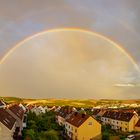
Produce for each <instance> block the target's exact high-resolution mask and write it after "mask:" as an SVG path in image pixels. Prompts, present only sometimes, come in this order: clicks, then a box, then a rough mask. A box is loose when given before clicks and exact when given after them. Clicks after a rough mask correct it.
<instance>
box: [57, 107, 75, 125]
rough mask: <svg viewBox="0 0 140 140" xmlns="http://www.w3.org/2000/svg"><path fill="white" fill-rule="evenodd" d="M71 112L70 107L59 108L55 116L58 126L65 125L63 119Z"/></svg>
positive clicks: (71, 108)
mask: <svg viewBox="0 0 140 140" xmlns="http://www.w3.org/2000/svg"><path fill="white" fill-rule="evenodd" d="M72 112H73V107H70V106H64V107H61V109H60V110H59V112H57V114H56V121H57V123H58V124H59V125H65V119H66V117H67V116H69V114H71V113H72Z"/></svg>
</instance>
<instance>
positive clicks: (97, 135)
mask: <svg viewBox="0 0 140 140" xmlns="http://www.w3.org/2000/svg"><path fill="white" fill-rule="evenodd" d="M65 130H66V135H67V136H68V139H72V140H100V139H101V124H100V123H99V122H97V121H96V120H95V119H94V118H93V117H92V116H89V115H87V114H80V113H78V112H74V113H71V115H69V117H67V119H66V122H65Z"/></svg>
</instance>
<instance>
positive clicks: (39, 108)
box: [31, 106, 46, 115]
mask: <svg viewBox="0 0 140 140" xmlns="http://www.w3.org/2000/svg"><path fill="white" fill-rule="evenodd" d="M31 112H34V113H35V114H36V115H39V114H42V113H45V112H46V110H45V109H44V108H43V107H42V106H35V107H33V108H32V109H31Z"/></svg>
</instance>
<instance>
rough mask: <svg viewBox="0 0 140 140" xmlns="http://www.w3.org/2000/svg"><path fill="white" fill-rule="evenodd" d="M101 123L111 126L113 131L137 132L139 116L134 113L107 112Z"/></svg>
mask: <svg viewBox="0 0 140 140" xmlns="http://www.w3.org/2000/svg"><path fill="white" fill-rule="evenodd" d="M101 121H102V122H103V124H109V125H110V126H111V128H112V129H115V130H120V131H124V132H131V131H134V130H135V125H136V123H137V121H138V115H137V114H136V113H133V112H123V111H106V112H105V113H104V115H103V116H102V117H101Z"/></svg>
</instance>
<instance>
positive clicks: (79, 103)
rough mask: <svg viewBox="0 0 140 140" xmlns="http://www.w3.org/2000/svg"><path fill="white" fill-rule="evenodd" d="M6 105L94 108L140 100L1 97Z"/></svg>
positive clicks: (139, 101) (133, 102) (138, 101)
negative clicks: (22, 104)
mask: <svg viewBox="0 0 140 140" xmlns="http://www.w3.org/2000/svg"><path fill="white" fill-rule="evenodd" d="M0 99H3V100H4V101H5V102H6V103H8V104H9V103H24V104H37V105H49V106H54V105H55V106H63V105H69V106H75V107H93V106H98V105H106V104H135V103H140V100H110V99H100V100H94V99H85V100H84V99H83V100H72V99H25V98H18V97H0Z"/></svg>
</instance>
